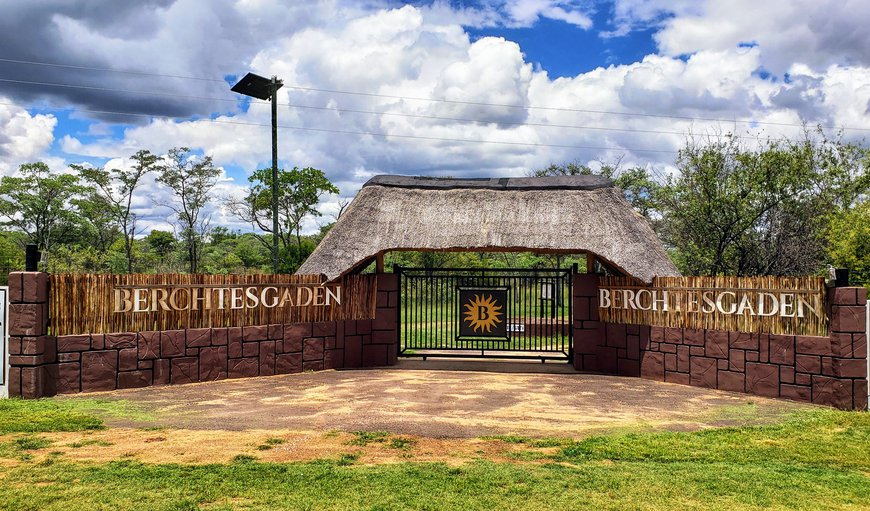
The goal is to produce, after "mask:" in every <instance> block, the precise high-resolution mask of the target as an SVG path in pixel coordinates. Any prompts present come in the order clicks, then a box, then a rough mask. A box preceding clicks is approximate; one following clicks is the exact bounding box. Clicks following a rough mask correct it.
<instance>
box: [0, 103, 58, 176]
mask: <svg viewBox="0 0 870 511" xmlns="http://www.w3.org/2000/svg"><path fill="white" fill-rule="evenodd" d="M56 125H57V118H55V117H54V116H53V115H46V114H36V115H31V114H30V113H29V112H28V111H27V110H25V109H24V108H22V107H20V106H15V105H14V104H12V103H11V102H10V101H9V100H8V99H7V98H3V97H0V174H2V175H10V174H12V173H13V172H15V171H16V170H18V166H19V165H20V164H22V163H27V162H32V161H35V160H37V159H39V158H40V157H41V156H42V155H43V154H44V152H45V151H46V150H47V149H48V148H49V147H50V146H51V143H52V142H53V141H54V127H55V126H56Z"/></svg>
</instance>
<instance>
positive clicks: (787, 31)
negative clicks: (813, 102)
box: [614, 0, 870, 75]
mask: <svg viewBox="0 0 870 511" xmlns="http://www.w3.org/2000/svg"><path fill="white" fill-rule="evenodd" d="M614 23H615V25H616V27H617V29H616V32H617V34H618V35H624V34H626V33H627V32H628V31H630V30H631V29H633V28H636V27H644V28H645V27H647V26H650V25H654V26H655V25H658V26H660V27H661V29H660V30H659V31H658V32H657V33H656V34H655V40H656V42H657V43H658V47H659V50H660V52H661V53H662V54H664V55H669V56H676V55H683V54H691V53H696V52H700V51H717V50H718V51H723V50H729V49H733V48H736V47H738V45H740V44H757V45H758V47H759V48H760V49H761V55H762V59H761V62H760V64H761V65H762V66H764V67H765V68H766V69H768V70H770V71H771V72H773V73H775V74H777V75H781V74H782V73H784V72H786V71H787V70H788V69H789V68H790V67H791V66H792V65H793V64H794V63H803V64H806V65H808V66H810V67H812V68H814V69H816V70H823V69H825V68H827V67H828V66H831V65H864V66H868V65H870V56H868V53H867V51H866V49H867V47H868V46H870V31H867V30H866V27H867V26H868V25H870V9H868V8H867V3H866V2H865V1H862V0H788V1H768V2H758V1H755V0H732V1H729V2H722V1H718V0H703V1H688V0H680V1H673V0H616V2H615V4H614Z"/></svg>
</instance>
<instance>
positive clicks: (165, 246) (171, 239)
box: [145, 229, 177, 258]
mask: <svg viewBox="0 0 870 511" xmlns="http://www.w3.org/2000/svg"><path fill="white" fill-rule="evenodd" d="M145 243H147V244H148V247H149V248H150V249H151V250H152V251H154V253H156V254H157V255H158V256H159V257H162V258H165V257H168V256H169V254H171V253H172V251H173V250H175V245H176V243H177V240H176V239H175V236H173V235H172V233H171V232H168V231H161V230H159V229H152V230H151V232H149V233H148V236H145Z"/></svg>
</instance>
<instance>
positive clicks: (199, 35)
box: [0, 0, 870, 230]
mask: <svg viewBox="0 0 870 511" xmlns="http://www.w3.org/2000/svg"><path fill="white" fill-rule="evenodd" d="M22 23H27V24H28V26H29V27H32V29H30V30H27V31H22V30H20V26H21V24H22ZM867 26H870V9H866V8H865V6H864V5H862V2H860V1H853V0H846V1H833V0H824V1H821V0H813V1H810V0H794V1H788V2H757V1H750V0H733V1H732V2H728V3H724V2H719V1H713V0H700V1H696V0H611V1H604V2H595V1H592V0H481V1H477V2H451V3H447V2H443V1H440V2H439V1H426V2H414V3H413V4H405V3H403V2H398V1H381V0H369V1H366V2H356V1H354V2H351V1H343V0H330V1H323V2H303V3H300V2H292V3H288V2H280V1H269V0H264V1H262V2H243V1H240V0H215V1H211V2H207V3H203V2H199V1H196V0H143V1H141V2H113V1H111V0H100V1H98V2H96V3H88V4H83V3H80V2H67V1H65V0H45V1H43V2H38V3H36V2H33V3H24V2H18V3H12V2H6V3H4V4H3V5H2V6H0V48H2V50H0V174H4V175H9V174H13V173H14V172H15V171H16V169H17V167H18V165H19V164H21V163H23V162H27V161H36V160H43V161H46V162H47V163H48V164H49V165H50V166H51V167H52V168H54V169H56V170H58V171H63V170H64V169H65V168H66V167H67V165H69V164H71V163H83V162H84V163H90V164H92V165H100V166H102V165H109V166H123V165H127V164H129V160H128V157H129V156H130V155H132V154H133V153H135V152H136V151H137V150H139V149H142V148H145V149H149V150H151V151H153V152H156V153H159V154H165V152H166V151H167V150H168V149H169V148H171V147H176V146H187V147H190V148H192V149H193V150H194V151H195V153H197V154H208V155H210V156H212V157H213V158H214V161H215V163H216V164H218V165H220V166H221V167H223V168H224V170H225V171H226V175H225V179H224V180H223V181H222V182H221V184H220V186H219V190H218V192H219V194H222V195H225V196H230V195H238V194H239V193H242V192H243V188H244V186H245V185H246V183H247V176H249V175H250V174H251V172H252V171H253V170H254V169H256V168H257V167H260V166H266V165H268V163H269V158H270V154H271V153H270V145H269V140H270V139H269V109H268V107H267V106H265V105H264V104H262V103H261V102H258V101H254V102H250V101H249V100H246V99H244V98H243V97H240V96H238V95H235V94H233V93H231V92H230V91H229V85H230V84H229V83H228V81H227V79H228V77H233V76H237V75H240V74H243V73H245V72H246V71H248V70H252V71H254V72H256V73H258V74H261V75H264V76H270V75H272V74H275V75H277V76H279V77H281V78H282V79H283V80H284V82H285V84H286V85H285V87H284V88H283V89H282V90H281V91H280V92H279V103H280V107H279V124H280V125H281V128H280V129H279V155H280V159H281V164H282V166H293V165H300V166H315V167H317V168H321V169H322V170H324V171H325V172H326V173H327V175H328V176H329V177H330V179H332V180H333V181H334V182H335V183H337V184H338V186H339V188H340V189H341V190H342V193H341V197H327V198H326V199H325V201H324V204H323V205H322V210H323V212H324V215H325V218H326V219H327V220H328V219H329V215H330V214H333V213H334V212H335V211H336V210H337V207H338V203H339V201H340V200H341V199H342V198H348V197H352V196H353V194H354V193H355V192H356V190H358V189H359V187H360V186H361V185H362V183H364V182H365V181H366V180H367V179H368V178H369V177H371V176H372V175H375V174H379V173H393V174H425V175H450V176H456V177H460V176H466V177H483V176H516V175H525V174H527V173H528V172H530V171H531V170H533V169H536V168H540V167H544V166H546V165H548V164H549V163H562V162H569V161H577V162H580V163H584V164H590V165H593V166H594V165H598V164H601V163H609V164H613V163H617V162H618V163H619V164H620V165H621V166H622V167H624V168H626V167H632V166H644V167H646V168H648V169H651V171H652V172H653V173H654V174H656V175H659V176H664V175H666V174H668V173H672V172H674V171H675V170H674V158H675V155H676V152H677V151H678V150H679V149H680V148H681V147H682V146H683V145H684V144H685V143H686V142H687V139H689V138H692V137H696V138H697V137H713V138H715V137H717V136H721V135H722V134H724V133H727V132H734V133H736V134H737V135H738V136H741V137H744V140H745V141H746V142H745V143H747V144H751V143H753V140H754V138H755V137H768V136H774V137H792V138H793V137H796V136H800V133H801V131H802V127H801V126H802V124H803V123H808V124H809V125H816V124H821V125H824V126H826V127H829V128H830V130H831V131H832V132H833V131H834V130H836V129H838V128H843V133H844V136H845V137H846V138H847V139H849V140H863V139H864V138H865V137H866V136H867V135H870V114H868V108H870V54H868V53H867V52H866V48H868V47H870V32H868V31H867V30H866V27H867ZM506 105H507V106H506ZM165 193H166V191H165V190H163V189H161V187H160V186H159V185H158V184H156V183H153V182H152V183H150V184H149V185H148V187H147V188H146V190H145V191H144V195H145V196H144V197H143V198H142V200H141V204H140V206H138V207H139V208H140V209H139V210H138V213H139V214H140V217H141V218H142V219H143V225H144V226H145V228H146V229H148V228H153V227H161V228H165V227H166V225H167V218H168V212H167V211H166V210H165V208H161V207H159V206H158V205H157V204H159V203H160V202H161V201H162V200H164V199H165V198H166V197H165ZM212 207H213V211H212V214H213V215H214V218H215V219H214V223H215V224H223V225H229V226H231V227H236V228H247V226H245V225H243V224H241V223H240V221H239V220H238V219H234V218H233V217H232V216H231V215H230V214H229V213H228V212H227V211H225V210H224V209H223V208H222V207H221V206H220V205H219V204H218V203H217V202H215V204H214V205H213V206H212ZM316 227H317V226H316V225H315V224H314V223H312V224H310V225H308V226H307V227H306V228H307V229H309V230H311V229H316Z"/></svg>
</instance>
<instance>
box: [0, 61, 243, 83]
mask: <svg viewBox="0 0 870 511" xmlns="http://www.w3.org/2000/svg"><path fill="white" fill-rule="evenodd" d="M0 62H8V63H11V64H28V65H34V66H49V67H60V68H64V69H80V70H83V71H103V72H110V73H121V74H127V75H137V76H158V77H161V78H181V79H184V80H198V81H201V82H221V83H227V82H226V81H224V80H218V79H217V78H202V77H199V76H184V75H167V74H161V73H146V72H145V71H127V70H124V69H112V68H108V67H91V66H73V65H71V64H54V63H50V62H34V61H31V60H16V59H4V58H0Z"/></svg>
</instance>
